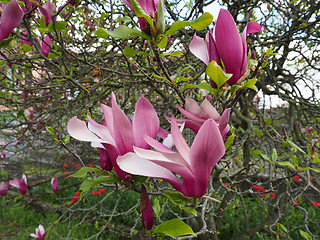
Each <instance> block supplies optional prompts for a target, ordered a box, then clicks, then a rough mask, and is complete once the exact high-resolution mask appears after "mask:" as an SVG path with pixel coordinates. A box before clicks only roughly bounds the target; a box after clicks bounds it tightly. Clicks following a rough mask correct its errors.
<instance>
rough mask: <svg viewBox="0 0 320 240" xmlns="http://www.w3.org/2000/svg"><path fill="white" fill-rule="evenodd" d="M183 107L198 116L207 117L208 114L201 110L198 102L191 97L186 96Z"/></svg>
mask: <svg viewBox="0 0 320 240" xmlns="http://www.w3.org/2000/svg"><path fill="white" fill-rule="evenodd" d="M184 109H185V110H186V111H188V112H190V113H192V114H194V115H196V116H198V117H201V118H208V115H207V114H206V113H205V112H203V111H202V109H201V108H200V106H199V105H198V103H197V102H196V101H195V100H193V99H192V98H186V103H185V104H184Z"/></svg>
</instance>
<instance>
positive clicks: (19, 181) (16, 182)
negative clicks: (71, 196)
mask: <svg viewBox="0 0 320 240" xmlns="http://www.w3.org/2000/svg"><path fill="white" fill-rule="evenodd" d="M11 186H12V187H14V188H17V189H19V191H20V193H21V194H22V195H25V194H26V193H27V188H28V182H27V177H26V175H25V174H23V175H22V178H16V177H15V178H14V179H13V180H9V183H5V182H1V183H0V195H1V196H5V195H6V194H7V191H8V190H9V189H10V187H11ZM51 186H52V189H53V191H54V193H58V178H56V177H54V178H52V179H51Z"/></svg>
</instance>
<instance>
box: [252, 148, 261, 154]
mask: <svg viewBox="0 0 320 240" xmlns="http://www.w3.org/2000/svg"><path fill="white" fill-rule="evenodd" d="M250 153H251V154H253V155H260V154H261V151H260V150H257V149H256V150H252V151H251V152H250Z"/></svg>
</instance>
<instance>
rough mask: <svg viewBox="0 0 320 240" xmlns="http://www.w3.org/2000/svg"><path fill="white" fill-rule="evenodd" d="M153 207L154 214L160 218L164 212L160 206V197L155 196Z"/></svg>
mask: <svg viewBox="0 0 320 240" xmlns="http://www.w3.org/2000/svg"><path fill="white" fill-rule="evenodd" d="M152 209H153V211H154V214H155V215H156V217H157V218H158V217H159V216H160V215H161V213H162V207H161V206H160V201H159V199H158V198H155V199H154V200H153V204H152Z"/></svg>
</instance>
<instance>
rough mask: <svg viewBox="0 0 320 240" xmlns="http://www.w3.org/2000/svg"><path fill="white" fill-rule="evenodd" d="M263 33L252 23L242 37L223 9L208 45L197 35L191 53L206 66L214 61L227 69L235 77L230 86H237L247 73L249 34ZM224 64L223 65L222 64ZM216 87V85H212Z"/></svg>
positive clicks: (193, 40)
mask: <svg viewBox="0 0 320 240" xmlns="http://www.w3.org/2000/svg"><path fill="white" fill-rule="evenodd" d="M255 32H260V33H261V32H262V31H261V26H260V24H259V23H257V22H254V21H251V22H249V23H248V24H247V26H246V27H245V29H244V30H243V33H242V37H240V35H239V32H238V29H237V26H236V24H235V22H234V20H233V17H232V15H231V14H230V13H229V12H228V11H227V10H225V9H221V10H220V13H219V16H218V19H217V22H216V24H215V28H214V33H212V31H211V30H210V31H209V32H208V33H207V35H206V43H205V42H204V41H203V40H202V39H201V38H200V37H198V36H197V35H196V34H195V35H194V36H193V39H192V41H191V42H190V44H189V48H190V51H191V52H192V53H193V54H194V55H195V56H196V57H197V58H199V59H200V60H202V61H203V62H204V63H205V64H206V65H208V64H209V63H210V62H211V61H212V60H214V61H215V62H216V63H217V64H218V65H220V67H222V66H224V67H225V69H224V70H225V72H226V73H232V74H233V76H232V77H231V78H230V79H229V80H228V84H229V85H233V84H235V83H236V82H237V81H238V80H239V79H240V78H241V77H242V76H243V75H244V74H245V72H246V68H247V41H246V35H247V34H248V33H255ZM222 63H223V64H222ZM212 85H213V87H215V86H216V85H215V84H212Z"/></svg>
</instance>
